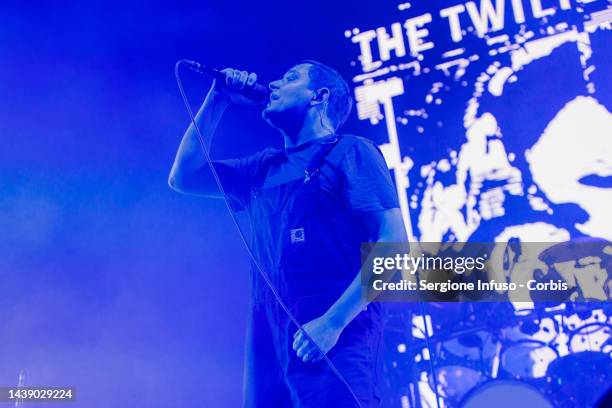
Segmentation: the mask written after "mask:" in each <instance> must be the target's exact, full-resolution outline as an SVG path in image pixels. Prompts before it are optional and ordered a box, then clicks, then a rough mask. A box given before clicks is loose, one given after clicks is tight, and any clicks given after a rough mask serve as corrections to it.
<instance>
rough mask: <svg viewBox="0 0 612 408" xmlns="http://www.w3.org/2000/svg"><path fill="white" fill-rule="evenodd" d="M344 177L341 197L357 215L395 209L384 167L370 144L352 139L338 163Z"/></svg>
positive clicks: (383, 160)
mask: <svg viewBox="0 0 612 408" xmlns="http://www.w3.org/2000/svg"><path fill="white" fill-rule="evenodd" d="M342 170H343V172H344V174H345V181H344V189H343V195H344V199H345V200H346V202H347V203H348V206H349V208H351V209H352V210H354V211H357V212H366V211H382V210H387V209H391V208H398V207H399V201H398V198H397V192H396V189H395V186H394V184H393V182H392V181H391V175H390V173H389V169H388V168H387V163H386V162H385V159H384V157H383V154H382V152H381V151H380V149H379V148H378V146H376V145H375V144H374V143H373V142H371V141H370V140H368V139H365V138H361V137H360V138H356V142H355V143H353V145H352V146H351V147H349V149H348V150H347V152H346V154H345V156H344V158H343V160H342Z"/></svg>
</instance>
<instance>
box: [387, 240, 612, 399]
mask: <svg viewBox="0 0 612 408" xmlns="http://www.w3.org/2000/svg"><path fill="white" fill-rule="evenodd" d="M555 251H557V252H559V253H558V254H555ZM543 255H544V256H545V257H554V258H555V259H559V256H564V257H567V256H568V254H567V247H565V248H564V250H560V249H559V247H557V248H554V247H553V248H552V249H551V250H549V251H548V253H545V254H543ZM574 259H576V258H574ZM580 300H582V301H581V302H558V301H554V302H535V303H533V302H529V303H527V302H524V303H521V302H514V303H512V302H508V301H506V302H454V303H451V302H447V303H435V302H424V303H421V304H419V305H416V304H415V305H413V306H412V307H408V308H406V307H405V304H404V312H403V313H404V314H403V316H402V317H401V318H398V316H397V310H399V307H398V306H397V305H395V306H394V307H395V308H396V316H395V323H394V322H393V319H391V325H390V326H388V329H387V332H388V333H389V334H390V336H387V337H390V340H391V341H393V342H396V343H397V342H403V343H405V344H404V345H403V347H400V348H394V349H392V350H393V351H392V355H391V356H387V358H386V360H391V361H392V362H393V364H394V368H393V370H395V371H397V370H402V369H404V370H408V371H407V372H405V373H404V375H398V374H397V373H396V374H395V378H396V379H399V380H402V379H403V381H404V382H406V381H408V382H410V383H411V384H410V385H409V386H407V387H403V388H402V387H399V388H398V387H397V386H396V385H395V387H396V389H399V390H401V391H402V392H403V396H401V404H397V403H396V402H394V403H391V401H392V399H390V398H389V399H387V400H386V402H387V405H383V406H402V407H411V408H412V407H417V408H420V407H440V408H442V407H449V408H453V407H466V408H476V407H495V408H502V407H506V406H508V407H516V406H519V405H520V406H525V407H529V408H539V407H542V408H571V407H581V408H582V407H593V406H594V404H595V403H596V401H597V400H598V399H599V398H600V397H601V396H602V395H603V394H604V393H605V392H606V390H608V389H609V388H610V387H612V307H610V303H609V302H607V301H604V302H602V301H599V302H592V301H588V300H589V299H580ZM419 309H420V310H419ZM400 322H403V323H404V324H403V333H404V336H403V338H401V336H399V333H400V330H402V329H401V327H402V326H401V325H400ZM406 323H407V324H408V325H410V327H411V328H412V330H410V332H411V333H410V334H409V335H408V336H406V335H405V334H406ZM424 328H426V330H424ZM402 362H403V364H402ZM387 371H390V370H387ZM408 379H409V380H408ZM389 386H391V385H389ZM436 400H437V401H436Z"/></svg>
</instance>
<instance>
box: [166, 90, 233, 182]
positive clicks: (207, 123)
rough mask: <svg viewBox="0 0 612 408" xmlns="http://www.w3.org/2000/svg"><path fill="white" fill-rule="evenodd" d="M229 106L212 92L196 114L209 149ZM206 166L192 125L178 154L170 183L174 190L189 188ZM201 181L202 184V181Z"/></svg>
mask: <svg viewBox="0 0 612 408" xmlns="http://www.w3.org/2000/svg"><path fill="white" fill-rule="evenodd" d="M227 106H228V103H227V101H226V100H225V99H224V98H223V97H222V96H221V95H219V94H218V93H217V92H215V91H211V92H209V93H208V95H207V96H206V99H205V100H204V103H203V104H202V106H201V107H200V109H199V111H198V113H197V114H196V118H195V119H196V124H197V126H198V129H199V130H200V132H201V134H202V137H203V139H204V144H205V146H206V148H207V149H209V147H210V144H211V142H212V138H213V136H214V133H215V131H216V129H217V126H218V125H219V121H220V120H221V117H222V116H223V113H224V112H225V109H226V108H227ZM206 165H207V163H206V160H205V158H204V156H203V154H202V147H201V145H200V141H199V138H198V135H197V133H196V130H195V127H194V126H193V123H190V124H189V127H188V128H187V131H185V134H184V135H183V139H182V140H181V144H180V146H179V148H178V151H177V153H176V157H175V159H174V163H173V165H172V170H171V171H170V177H169V180H168V182H169V184H170V185H171V186H172V187H174V188H180V187H181V186H185V185H187V186H188V184H189V183H190V176H192V175H193V174H194V173H195V172H197V171H198V170H199V169H201V168H203V166H206ZM199 181H200V182H202V180H199ZM211 187H212V186H211Z"/></svg>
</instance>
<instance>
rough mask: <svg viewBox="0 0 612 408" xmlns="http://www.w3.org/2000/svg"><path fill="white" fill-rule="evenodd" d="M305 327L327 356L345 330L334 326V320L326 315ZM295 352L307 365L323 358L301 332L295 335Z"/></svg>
mask: <svg viewBox="0 0 612 408" xmlns="http://www.w3.org/2000/svg"><path fill="white" fill-rule="evenodd" d="M303 327H304V330H305V331H306V332H307V333H308V335H309V336H310V337H311V338H312V340H314V342H315V343H316V344H317V345H318V346H319V348H320V349H321V351H323V353H325V354H327V352H328V351H329V350H331V349H332V348H333V347H334V346H335V345H336V343H337V342H338V338H339V337H340V333H342V330H343V329H344V327H338V326H337V325H335V324H333V322H332V320H331V319H330V318H328V317H327V316H325V315H323V316H321V317H318V318H316V319H314V320H311V321H310V322H308V323H306V324H305V325H304V326H303ZM293 350H295V351H296V353H297V356H298V358H300V359H301V360H302V361H303V362H305V363H306V362H308V361H311V362H315V361H319V360H321V359H322V358H323V356H322V355H321V353H320V352H319V350H317V348H316V347H315V345H314V344H312V342H311V341H310V340H308V338H307V337H306V336H305V335H304V334H303V333H302V331H301V330H298V331H296V332H295V333H294V335H293Z"/></svg>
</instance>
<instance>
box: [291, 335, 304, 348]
mask: <svg viewBox="0 0 612 408" xmlns="http://www.w3.org/2000/svg"><path fill="white" fill-rule="evenodd" d="M303 340H304V339H303V338H302V336H299V337H296V338H295V339H293V349H294V350H297V349H298V348H299V347H300V345H301V344H302V341H303Z"/></svg>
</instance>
